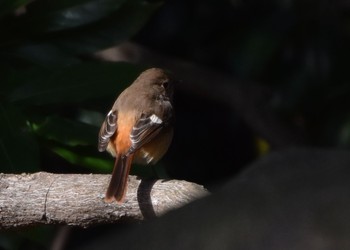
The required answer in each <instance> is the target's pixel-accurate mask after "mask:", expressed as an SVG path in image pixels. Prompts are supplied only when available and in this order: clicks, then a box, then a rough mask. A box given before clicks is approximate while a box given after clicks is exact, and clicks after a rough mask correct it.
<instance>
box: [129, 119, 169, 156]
mask: <svg viewBox="0 0 350 250" xmlns="http://www.w3.org/2000/svg"><path fill="white" fill-rule="evenodd" d="M166 124H167V123H166V122H164V121H163V120H162V119H160V118H159V117H158V116H157V115H155V114H152V115H148V116H147V115H145V114H142V115H141V117H140V119H139V120H138V121H137V122H136V124H135V125H134V127H133V128H132V130H131V133H130V141H131V147H130V149H129V151H128V153H127V155H129V154H132V153H134V152H135V151H136V150H137V149H139V148H141V147H142V146H143V145H145V144H146V143H147V142H149V141H151V140H152V139H153V138H154V137H155V136H156V135H157V134H159V132H160V131H161V130H162V128H163V127H164V126H166Z"/></svg>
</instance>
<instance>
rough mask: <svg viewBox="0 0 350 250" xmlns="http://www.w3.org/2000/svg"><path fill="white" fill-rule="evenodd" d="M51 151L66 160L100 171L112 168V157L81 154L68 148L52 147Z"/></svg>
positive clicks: (107, 170) (108, 170)
mask: <svg viewBox="0 0 350 250" xmlns="http://www.w3.org/2000/svg"><path fill="white" fill-rule="evenodd" d="M52 150H53V152H55V153H56V154H57V155H59V156H61V157H62V158H64V159H65V160H67V161H68V162H70V163H72V164H76V165H80V166H84V167H88V168H89V169H91V170H98V171H102V172H110V171H111V169H112V168H113V163H112V158H111V160H106V159H103V158H102V157H95V156H91V155H89V156H87V155H82V154H79V153H77V152H74V151H72V150H70V149H69V148H63V147H54V148H53V149H52Z"/></svg>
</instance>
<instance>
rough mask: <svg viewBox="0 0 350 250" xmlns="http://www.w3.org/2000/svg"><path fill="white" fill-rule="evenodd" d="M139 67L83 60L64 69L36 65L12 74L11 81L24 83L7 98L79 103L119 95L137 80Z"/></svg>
mask: <svg viewBox="0 0 350 250" xmlns="http://www.w3.org/2000/svg"><path fill="white" fill-rule="evenodd" d="M139 72H140V69H139V68H138V67H136V66H133V65H131V64H126V63H95V62H94V63H91V62H88V63H82V64H77V65H69V66H67V67H64V68H60V67H59V68H53V69H46V70H44V69H42V68H35V69H32V70H28V71H24V72H22V73H21V74H13V75H12V76H11V77H10V79H9V81H8V82H10V83H11V84H14V85H15V86H17V85H18V84H19V83H22V85H21V86H18V87H17V88H15V89H14V90H13V91H12V92H11V93H9V95H8V101H10V102H14V103H18V104H22V105H29V106H32V105H46V104H62V103H64V104H65V105H67V104H70V103H75V104H76V103H80V102H82V101H84V100H90V99H96V98H100V97H103V96H108V95H111V93H112V95H116V94H117V93H118V92H120V91H121V90H122V89H124V88H125V87H126V86H128V85H129V84H130V83H131V82H133V81H134V79H135V78H136V76H137V75H138V73H139Z"/></svg>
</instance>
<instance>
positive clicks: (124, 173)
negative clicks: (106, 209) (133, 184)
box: [105, 155, 133, 203]
mask: <svg viewBox="0 0 350 250" xmlns="http://www.w3.org/2000/svg"><path fill="white" fill-rule="evenodd" d="M132 158H133V155H129V156H128V157H122V156H121V155H117V157H116V159H115V163H114V168H113V172H112V178H111V181H110V182H109V186H108V189H107V192H106V196H105V201H106V202H112V201H114V200H115V201H117V202H118V203H122V202H123V201H124V198H125V194H126V189H127V183H128V176H129V172H130V168H131V162H132Z"/></svg>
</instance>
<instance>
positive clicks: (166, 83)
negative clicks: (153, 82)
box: [163, 81, 169, 89]
mask: <svg viewBox="0 0 350 250" xmlns="http://www.w3.org/2000/svg"><path fill="white" fill-rule="evenodd" d="M163 87H164V88H165V89H167V88H168V87H169V82H168V81H166V82H163Z"/></svg>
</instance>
